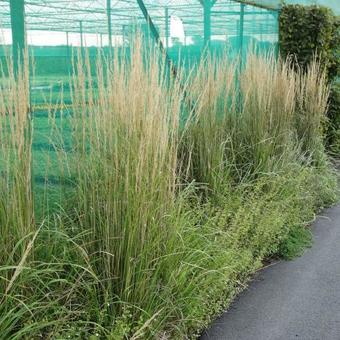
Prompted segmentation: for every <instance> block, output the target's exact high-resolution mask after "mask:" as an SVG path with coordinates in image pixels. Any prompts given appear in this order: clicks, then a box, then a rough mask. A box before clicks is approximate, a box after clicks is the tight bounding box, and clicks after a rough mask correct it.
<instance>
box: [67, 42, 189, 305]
mask: <svg viewBox="0 0 340 340" xmlns="http://www.w3.org/2000/svg"><path fill="white" fill-rule="evenodd" d="M121 58H123V59H125V61H123V62H122V61H121ZM103 70H105V71H103ZM167 72H168V70H167V64H166V62H165V61H164V60H162V59H160V58H159V57H158V56H157V55H156V54H155V52H150V54H149V55H148V59H147V60H146V59H145V55H144V51H143V50H142V48H141V46H140V41H139V42H137V43H136V46H135V47H134V48H133V50H132V51H131V56H130V61H129V62H128V61H127V57H126V56H122V57H118V56H116V57H115V58H114V60H113V61H109V60H107V59H104V57H102V58H99V59H98V62H97V67H96V84H97V88H96V91H94V90H93V86H92V79H91V70H90V66H89V62H88V58H87V59H86V60H84V62H80V63H78V65H77V68H76V72H75V76H74V78H73V82H72V83H73V94H72V102H73V118H72V119H73V127H74V145H75V147H76V148H75V156H74V159H73V160H72V162H74V165H75V166H74V177H75V178H76V180H77V182H76V191H75V198H74V201H73V202H72V203H71V204H72V205H71V206H72V207H73V210H74V212H73V215H75V216H74V219H75V223H77V226H78V228H80V230H83V231H84V232H86V235H87V237H85V240H84V242H85V247H86V249H87V251H88V253H89V254H90V256H91V257H95V258H96V261H95V262H96V268H97V273H98V275H99V276H100V277H101V278H102V280H103V283H104V284H105V285H106V286H107V287H108V290H109V291H111V294H113V295H116V296H119V298H120V299H122V300H123V301H129V302H130V303H137V302H138V303H140V302H141V301H143V300H144V299H145V298H147V296H148V292H149V289H150V286H152V285H154V284H155V282H153V280H155V270H157V262H158V259H159V258H160V257H162V256H164V255H165V254H166V253H167V252H168V251H169V250H168V249H166V248H167V247H168V244H169V243H171V241H172V239H173V238H174V236H175V235H176V233H177V228H178V227H179V226H177V225H176V224H174V223H173V221H172V220H171V215H172V214H173V212H174V211H176V209H177V207H176V205H177V202H176V191H178V187H179V183H178V181H177V168H178V161H177V148H178V126H179V118H180V112H181V105H182V99H183V94H182V92H181V90H180V87H179V84H178V83H177V82H174V81H171V83H170V84H168V82H167V76H166V73H167ZM85 79H87V81H88V84H89V89H88V90H86V89H85V88H84V85H85ZM67 208H68V207H66V209H67ZM71 213H72V211H71ZM170 221H171V222H170Z"/></svg>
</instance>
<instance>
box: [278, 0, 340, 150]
mask: <svg viewBox="0 0 340 340" xmlns="http://www.w3.org/2000/svg"><path fill="white" fill-rule="evenodd" d="M280 51H281V55H282V57H283V58H288V57H290V58H292V61H293V63H294V64H295V67H296V68H302V70H305V69H306V67H307V66H308V65H309V64H310V63H311V62H312V60H313V59H314V58H315V57H316V56H318V59H319V61H320V64H321V65H323V66H324V67H325V70H326V74H327V77H328V81H329V84H330V86H331V91H330V98H329V109H328V114H327V116H328V119H329V124H328V126H327V129H326V143H327V145H328V147H329V148H330V149H331V150H332V151H333V152H335V153H336V154H338V153H339V151H340V86H339V74H340V18H339V17H337V16H335V15H334V13H333V12H332V11H331V10H330V9H328V8H326V7H319V6H300V5H288V6H284V7H283V8H282V11H281V14H280Z"/></svg>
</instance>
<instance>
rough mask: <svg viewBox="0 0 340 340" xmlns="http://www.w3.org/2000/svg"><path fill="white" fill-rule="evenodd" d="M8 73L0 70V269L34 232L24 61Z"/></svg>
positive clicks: (16, 255) (20, 251)
mask: <svg viewBox="0 0 340 340" xmlns="http://www.w3.org/2000/svg"><path fill="white" fill-rule="evenodd" d="M9 63H10V61H9ZM9 69H10V70H12V71H11V72H9V74H7V75H6V74H5V71H4V69H3V68H1V70H0V77H1V78H2V79H6V81H4V82H0V249H1V251H0V265H4V264H7V265H15V264H16V263H17V260H18V258H19V259H20V257H21V256H22V255H23V254H24V252H25V249H26V246H27V244H28V242H29V240H28V238H29V237H30V235H31V236H32V233H34V232H35V226H34V206H33V194H32V151H31V146H32V122H31V119H30V114H29V86H28V72H27V58H26V57H25V58H24V61H23V66H22V67H19V69H18V70H17V71H16V72H15V73H14V72H13V65H11V64H10V67H9Z"/></svg>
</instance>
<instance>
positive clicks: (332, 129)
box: [326, 83, 340, 155]
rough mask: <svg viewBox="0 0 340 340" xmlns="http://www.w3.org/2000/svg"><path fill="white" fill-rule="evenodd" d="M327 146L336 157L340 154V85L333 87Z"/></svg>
mask: <svg viewBox="0 0 340 340" xmlns="http://www.w3.org/2000/svg"><path fill="white" fill-rule="evenodd" d="M328 118H329V124H328V130H327V140H326V142H327V145H328V146H329V147H330V149H331V151H332V152H333V153H334V154H335V155H339V154H340V83H335V84H334V85H333V86H332V87H331V92H330V97H329V108H328Z"/></svg>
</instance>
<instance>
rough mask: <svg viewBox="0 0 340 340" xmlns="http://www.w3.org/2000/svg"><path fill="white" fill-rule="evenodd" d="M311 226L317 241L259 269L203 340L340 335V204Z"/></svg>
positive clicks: (338, 339)
mask: <svg viewBox="0 0 340 340" xmlns="http://www.w3.org/2000/svg"><path fill="white" fill-rule="evenodd" d="M312 229H313V233H314V245H313V247H312V248H311V249H308V250H307V251H306V252H305V254H304V255H303V256H302V257H300V258H297V259H295V260H294V261H288V262H280V263H278V264H275V265H273V266H270V267H268V268H266V269H264V270H263V271H261V272H260V273H259V274H258V275H257V276H256V277H255V279H254V282H252V283H251V284H250V286H249V289H248V290H246V291H245V292H244V293H242V294H241V295H240V296H239V298H238V299H237V300H236V301H235V302H234V304H233V305H232V306H231V308H230V310H229V311H228V312H226V313H225V314H223V315H222V316H221V317H220V318H219V319H218V320H216V321H215V323H214V324H213V325H212V327H211V329H209V330H208V331H206V332H205V333H204V334H203V336H202V338H201V340H291V339H294V340H296V339H297V340H340V206H337V207H335V208H332V209H329V210H327V211H325V212H323V214H322V216H321V217H319V218H318V220H317V221H316V222H315V223H314V225H313V228H312Z"/></svg>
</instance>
